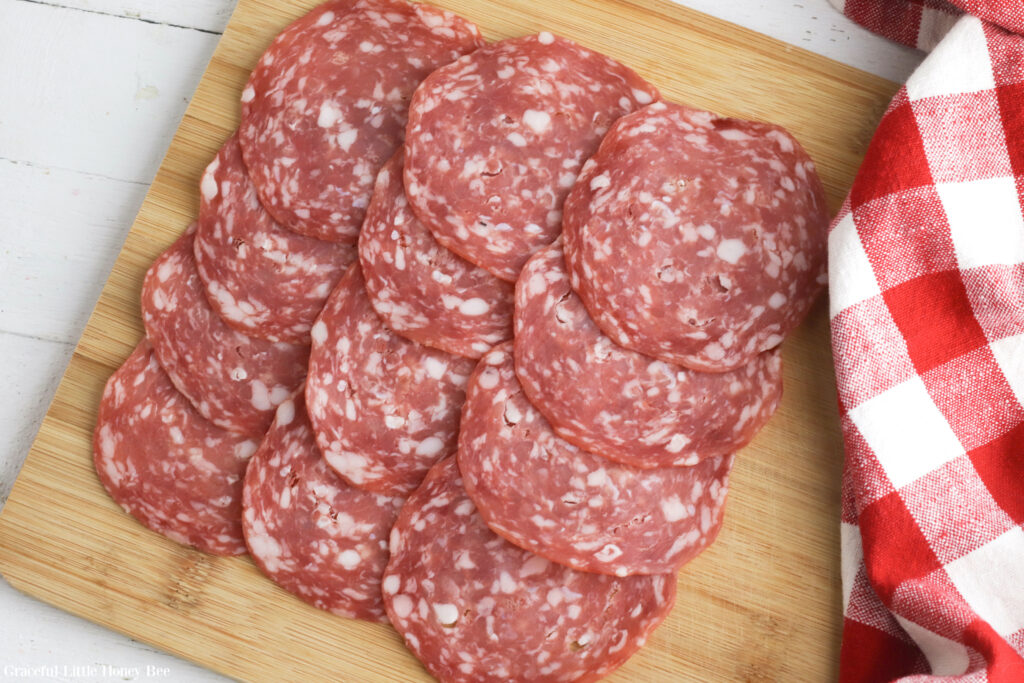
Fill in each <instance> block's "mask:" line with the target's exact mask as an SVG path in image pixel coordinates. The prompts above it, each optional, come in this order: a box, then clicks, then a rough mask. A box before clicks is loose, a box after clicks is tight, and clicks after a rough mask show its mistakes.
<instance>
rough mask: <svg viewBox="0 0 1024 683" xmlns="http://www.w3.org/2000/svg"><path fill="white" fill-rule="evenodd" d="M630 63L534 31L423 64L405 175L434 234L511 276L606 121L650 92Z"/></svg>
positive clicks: (537, 244) (555, 227)
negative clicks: (446, 61) (436, 65)
mask: <svg viewBox="0 0 1024 683" xmlns="http://www.w3.org/2000/svg"><path fill="white" fill-rule="evenodd" d="M658 97H659V95H658V92H657V90H655V89H654V87H653V86H651V85H650V84H648V83H646V82H645V81H644V80H643V79H642V78H640V77H639V76H637V75H636V74H635V73H634V72H633V71H632V70H630V69H628V68H627V67H625V66H623V65H622V64H619V63H618V62H616V61H614V60H612V59H611V58H609V57H606V56H604V55H602V54H599V53H596V52H593V51H591V50H588V49H587V48H584V47H581V46H580V45H577V44H576V43H573V42H572V41H569V40H565V39H563V38H558V37H555V36H552V35H551V34H550V33H540V34H538V35H535V36H527V37H523V38H513V39H510V40H503V41H501V42H498V43H493V44H491V45H488V46H486V47H484V48H481V49H480V50H477V51H476V52H474V53H473V54H471V55H469V56H466V57H463V58H461V59H459V60H458V61H457V62H454V63H453V64H450V65H448V66H446V67H442V68H440V69H438V70H437V71H435V72H434V73H433V74H431V75H430V76H429V77H428V78H427V79H426V80H424V81H423V85H422V86H420V88H419V89H418V90H417V91H416V94H415V96H414V97H413V99H412V104H411V106H410V110H409V127H408V137H407V140H406V155H407V156H406V165H405V183H406V192H407V193H408V196H409V201H410V203H411V204H412V207H413V210H414V211H416V213H417V215H418V216H419V218H420V220H422V221H423V222H424V224H426V226H427V228H429V229H430V231H431V232H433V233H434V236H435V237H437V240H438V241H439V242H440V243H441V244H443V245H444V246H446V247H447V248H449V249H451V250H452V251H454V252H456V253H457V254H459V255H460V256H462V257H464V258H465V259H467V260H468V261H470V262H472V263H475V264H476V265H478V266H481V267H483V268H486V269H487V270H489V271H490V272H492V273H494V274H495V275H496V276H498V277H499V278H502V279H504V280H508V281H511V282H514V281H515V279H516V276H517V275H518V274H519V270H520V269H521V268H522V266H523V264H524V263H526V260H527V259H528V258H529V257H530V254H531V253H533V252H534V251H536V250H537V249H539V248H541V247H543V246H544V245H546V244H549V243H551V242H552V241H553V240H554V239H555V237H556V236H557V235H558V232H559V230H560V225H561V220H562V202H563V201H564V199H565V195H566V194H567V193H568V192H569V189H570V188H571V187H572V184H573V182H574V181H575V179H576V174H577V173H579V170H580V167H581V166H582V165H583V162H584V161H585V160H586V159H587V157H589V156H590V155H591V154H593V152H594V150H596V149H597V146H598V143H600V141H601V138H602V137H603V136H604V134H605V132H606V131H607V130H608V127H609V126H610V125H611V123H612V122H613V121H614V120H615V119H617V118H619V117H620V116H622V115H623V114H626V113H629V112H631V111H633V110H635V109H638V108H640V107H641V106H643V105H645V104H648V103H650V102H653V101H654V100H656V99H658Z"/></svg>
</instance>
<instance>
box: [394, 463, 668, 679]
mask: <svg viewBox="0 0 1024 683" xmlns="http://www.w3.org/2000/svg"><path fill="white" fill-rule="evenodd" d="M383 588H384V604H385V607H387V611H388V616H389V617H390V619H391V623H392V624H393V625H394V626H395V628H396V629H398V632H399V633H400V634H402V636H403V637H404V638H405V642H406V645H408V647H409V649H410V650H412V652H413V654H415V655H416V656H417V657H418V658H419V660H420V661H421V662H423V665H424V666H425V667H426V668H427V670H428V671H430V673H432V674H433V675H434V676H436V677H437V678H438V679H440V680H442V681H446V682H449V683H463V682H464V683H490V682H495V683H497V682H500V683H527V682H528V683H553V682H556V681H557V682H562V681H566V682H568V681H594V680H597V679H598V678H600V677H602V676H604V675H607V674H608V673H610V672H611V671H613V670H614V669H615V668H617V667H618V666H620V665H621V664H622V663H623V662H625V661H626V660H627V659H629V657H630V656H631V655H632V654H633V653H634V652H636V651H637V650H638V649H639V648H640V647H641V646H642V645H643V644H644V642H645V641H646V639H647V637H648V636H649V635H650V634H651V632H652V631H654V629H655V628H656V627H657V626H658V624H660V623H661V621H662V620H663V619H664V618H665V617H666V616H667V615H668V613H669V611H670V610H671V609H672V605H673V603H674V602H675V593H676V581H675V577H674V576H671V575H661V576H632V577H627V578H616V577H611V576H602V575H600V574H590V573H585V572H578V571H575V570H572V569H569V568H567V567H563V566H561V565H558V564H554V563H552V562H549V561H548V560H545V559H544V558H542V557H540V556H538V555H534V554H532V553H529V552H527V551H525V550H521V549H520V548H517V547H516V546H514V545H512V544H511V543H508V542H507V541H505V540H504V539H502V538H501V537H499V536H497V535H495V534H494V533H493V532H491V531H490V530H489V529H488V528H487V526H486V525H485V524H484V522H483V520H482V519H481V518H480V515H479V514H478V513H477V511H476V509H475V507H474V505H473V502H472V501H471V500H470V499H469V498H468V497H467V496H466V492H465V490H464V489H463V486H462V482H461V480H460V477H459V472H458V468H457V467H456V464H455V461H454V458H448V459H446V460H444V461H442V462H439V463H438V464H437V465H435V466H434V468H433V469H432V470H431V471H430V472H429V473H428V474H427V477H426V479H425V480H424V482H423V485H422V486H421V487H420V488H419V489H418V490H417V491H416V492H415V493H414V494H413V495H412V496H411V497H410V498H409V501H408V502H407V503H406V505H405V507H404V508H403V509H402V512H401V513H400V514H399V516H398V522H397V523H396V524H395V527H394V529H393V530H392V532H391V561H390V562H389V563H388V567H387V570H386V571H385V574H384V581H383Z"/></svg>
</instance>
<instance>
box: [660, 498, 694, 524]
mask: <svg viewBox="0 0 1024 683" xmlns="http://www.w3.org/2000/svg"><path fill="white" fill-rule="evenodd" d="M661 514H662V515H663V516H664V517H665V521H666V522H678V521H679V520H681V519H684V518H686V517H687V516H689V511H688V510H687V509H686V506H685V505H683V501H681V500H679V496H672V497H671V498H666V499H664V500H662V501H661Z"/></svg>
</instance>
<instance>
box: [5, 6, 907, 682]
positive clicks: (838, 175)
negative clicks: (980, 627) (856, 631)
mask: <svg viewBox="0 0 1024 683" xmlns="http://www.w3.org/2000/svg"><path fill="white" fill-rule="evenodd" d="M314 4H316V3H315V0H286V1H280V0H241V1H240V2H239V5H238V7H237V9H236V11H235V13H234V15H233V16H232V19H231V21H230V23H229V25H228V28H227V30H226V32H225V34H224V37H223V39H222V40H221V42H220V44H219V46H218V48H217V51H216V53H215V54H214V57H213V59H212V60H211V62H210V65H209V67H208V69H207V71H206V74H205V75H204V77H203V79H202V82H201V83H200V86H199V88H198V90H197V92H196V95H195V97H194V99H193V101H192V103H191V105H190V106H189V108H188V111H187V113H186V115H185V118H184V120H183V121H182V124H181V126H180V128H179V130H178V132H177V134H176V135H175V137H174V140H173V142H172V144H171V147H170V149H169V151H168V153H167V156H166V158H165V159H164V161H163V164H162V165H161V167H160V171H159V173H158V174H157V177H156V179H155V180H154V182H153V185H152V187H151V188H150V191H149V193H148V194H147V196H146V200H145V203H144V204H143V206H142V209H141V211H140V212H139V215H138V217H137V219H136V221H135V224H134V226H133V228H132V231H131V233H130V234H129V236H128V239H127V241H126V242H125V245H124V247H123V249H122V251H121V253H120V255H119V257H118V259H117V262H116V264H115V266H114V269H113V271H112V273H111V276H110V279H109V281H108V282H107V284H106V286H105V288H104V290H103V294H102V295H101V297H100V300H99V303H98V304H97V306H96V309H95V310H94V312H93V314H92V317H91V318H90V320H89V323H88V326H87V327H86V330H85V333H84V334H83V336H82V339H81V341H80V342H79V344H78V347H77V348H76V350H75V353H74V356H73V358H72V361H71V364H70V365H69V366H68V369H67V372H66V374H65V376H64V379H63V381H62V383H61V386H60V388H59V390H58V392H57V395H56V398H55V399H54V401H53V404H52V405H51V407H50V410H49V412H48V414H47V417H46V419H45V420H44V423H43V426H42V428H41V430H40V432H39V435H38V437H37V438H36V441H35V443H34V445H33V447H32V450H31V452H30V454H29V457H28V459H27V461H26V464H25V467H24V469H23V471H22V473H21V476H20V477H19V479H18V481H17V483H16V485H15V488H14V490H13V492H12V494H11V496H10V498H9V500H8V502H7V504H6V507H5V508H4V510H3V513H2V515H0V571H2V573H3V575H4V576H5V577H6V578H7V579H8V580H9V581H10V582H11V583H12V584H13V585H14V586H15V587H17V588H19V589H21V590H23V591H25V592H27V593H30V594H32V595H36V596H38V597H41V598H42V599H44V600H46V601H48V602H51V603H53V604H55V605H58V606H60V607H62V608H64V609H67V610H69V611H71V612H74V613H76V614H79V615H81V616H84V617H86V618H89V619H92V620H94V621H97V622H99V623H102V624H105V625H107V626H109V627H111V628H114V629H116V630H119V631H122V632H124V633H127V634H129V635H131V636H133V637H135V638H139V639H141V640H145V641H147V642H151V643H153V644H155V645H158V646H160V647H162V648H164V649H166V650H168V651H170V652H173V653H176V654H178V655H181V656H183V657H186V658H188V659H192V660H194V661H196V662H199V663H201V664H203V665H205V666H208V667H210V668H212V669H215V670H217V671H220V672H223V673H225V674H228V675H230V676H234V677H236V678H241V679H248V680H274V681H291V680H294V681H300V680H301V681H308V680H323V679H328V678H330V679H335V680H341V681H397V680H425V679H426V678H427V677H426V674H425V673H424V672H423V670H422V669H421V668H420V667H419V665H418V664H417V663H416V661H415V660H414V659H413V658H412V657H411V656H410V655H409V654H408V653H407V652H406V651H405V649H404V648H403V647H402V645H401V642H400V639H399V638H398V636H397V635H396V634H395V633H394V631H392V630H391V629H390V628H387V627H384V626H379V625H372V624H364V623H361V622H356V621H348V620H344V619H339V618H335V617H332V616H330V615H328V614H325V613H322V612H319V611H317V610H315V609H313V608H311V607H308V606H306V605H305V604H303V603H301V602H300V601H299V600H297V599H295V598H292V597H291V596H289V595H288V594H286V593H284V592H283V591H282V590H280V589H278V588H277V587H276V586H274V585H273V584H272V583H271V582H269V581H267V580H266V579H264V578H263V577H262V576H260V575H259V573H258V572H257V571H256V569H255V568H254V566H253V565H252V563H251V562H250V561H248V560H247V559H244V558H232V559H225V558H213V557H209V556H206V555H203V554H201V553H198V552H195V551H190V550H187V549H185V548H182V547H180V546H177V545H176V544H174V543H171V542H170V541H166V540H164V539H162V538H160V537H159V536H157V535H155V534H153V533H151V532H149V531H147V530H145V529H144V528H143V527H141V526H140V525H138V524H137V523H136V522H135V521H134V520H133V519H132V518H130V517H129V516H127V515H126V514H124V513H123V512H122V511H121V510H120V509H119V508H118V507H117V506H116V505H115V504H114V503H113V502H112V501H111V500H110V499H109V498H108V497H107V495H106V494H105V492H104V491H103V489H102V488H101V487H100V485H99V483H98V481H97V479H96V476H95V474H94V472H93V469H92V464H91V462H92V461H91V448H90V439H91V433H92V427H93V423H94V420H95V417H96V410H97V404H98V401H99V396H100V394H101V391H102V388H103V384H104V382H105V381H106V379H107V377H108V376H109V375H110V373H111V372H112V371H113V370H114V369H115V368H116V367H117V366H118V365H119V364H120V363H121V361H123V360H124V358H125V357H127V355H128V353H129V352H130V351H131V349H132V347H133V346H134V345H135V343H136V341H137V340H138V339H139V338H140V336H141V334H142V327H141V324H140V320H139V313H138V297H139V289H140V285H141V280H142V276H143V274H144V272H145V270H146V268H147V267H148V265H149V263H150V262H151V261H152V260H153V259H154V258H155V257H156V256H157V255H158V254H159V253H160V252H161V251H162V250H163V249H164V248H166V247H167V246H168V245H169V244H170V243H171V242H172V241H173V240H174V238H175V237H176V236H177V235H178V234H180V232H181V231H182V230H183V229H184V228H185V226H186V225H187V224H188V223H189V222H190V221H191V220H192V219H193V217H194V216H195V212H196V208H197V195H196V191H195V188H196V187H197V183H198V180H199V176H200V174H201V172H202V169H203V168H204V167H205V165H206V163H207V162H208V161H209V160H210V159H211V158H212V157H213V154H214V153H215V151H216V150H217V148H218V146H219V145H220V144H221V143H222V142H223V141H224V139H226V137H227V136H228V135H229V134H230V132H231V130H232V129H233V128H234V127H235V125H236V123H237V115H238V114H237V112H238V108H237V101H238V96H239V93H240V92H241V89H242V87H243V85H244V82H245V79H246V77H247V74H248V71H249V69H251V68H252V66H253V64H254V63H255V62H256V59H257V58H258V56H259V54H260V52H261V51H262V50H263V49H264V48H265V47H266V45H267V44H268V43H269V42H270V40H271V38H272V37H273V36H274V34H276V33H277V32H278V31H279V30H280V29H281V28H282V27H283V26H285V25H286V24H287V23H288V22H289V21H291V20H292V19H294V18H296V17H297V16H299V15H300V14H302V13H303V12H305V11H307V10H308V9H309V8H310V7H312V6H313V5H314ZM437 4H440V5H442V6H445V7H448V8H450V9H453V10H454V11H457V12H459V13H461V14H463V15H465V16H467V17H468V18H470V19H472V20H474V21H476V22H477V23H479V24H480V25H481V27H482V28H483V29H484V32H485V34H486V35H487V36H488V38H492V39H493V38H503V37H508V36H513V35H522V34H526V33H530V32H534V31H537V30H539V29H542V28H543V29H547V30H551V31H554V32H556V33H559V34H562V35H564V36H566V37H569V38H573V39H575V40H578V41H580V42H582V43H584V44H586V45H588V46H590V47H593V48H595V49H598V50H601V51H604V52H607V53H608V54H611V55H613V56H615V57H617V58H619V59H621V60H622V61H624V62H625V63H627V64H629V65H631V66H633V67H634V68H636V69H637V70H638V71H639V72H640V73H641V74H643V75H644V76H646V77H648V78H649V79H651V80H652V81H653V82H654V83H655V84H656V85H657V86H658V87H660V88H661V89H662V91H663V93H664V94H665V95H666V96H667V97H668V98H670V99H673V100H677V101H681V102H687V103H689V104H692V105H696V106H701V107H707V108H709V109H713V110H715V111H718V112H721V113H724V114H730V115H738V116H745V117H750V118H758V119H764V120H770V121H773V122H776V123H780V124H782V125H784V126H786V127H788V128H790V129H791V130H792V131H793V133H794V134H795V135H796V136H797V137H798V138H799V139H800V140H801V141H802V142H803V143H804V144H805V145H806V146H807V148H808V150H809V151H810V153H811V155H812V156H813V157H814V158H815V160H816V161H817V162H818V164H819V167H820V170H821V173H822V176H823V178H824V181H825V184H826V187H827V190H828V193H829V200H830V202H831V205H832V207H833V208H837V207H838V205H839V203H840V201H841V200H842V196H843V194H844V192H845V189H846V188H847V187H848V186H849V183H850V182H851V180H852V178H853V173H854V171H855V169H856V167H857V164H858V163H859V160H860V158H861V156H862V154H863V150H864V148H865V146H866V143H867V141H868V139H869V137H870V133H871V131H872V130H873V127H874V125H875V123H876V122H877V119H878V118H879V116H880V115H881V112H882V110H883V108H884V106H885V103H886V102H887V101H888V99H889V97H890V96H891V94H892V93H893V92H894V91H895V85H894V84H892V83H889V82H887V81H884V80H882V79H879V78H876V77H872V76H869V75H867V74H864V73H861V72H858V71H856V70H854V69H850V68H848V67H844V66H842V65H840V64H837V63H835V62H832V61H829V60H827V59H824V58H821V57H817V56H814V55H811V54H809V53H807V52H804V51H801V50H798V49H795V48H792V47H789V46H787V45H785V44H782V43H779V42H777V41H773V40H771V39H768V38H765V37H764V36H760V35H758V34H755V33H752V32H750V31H746V30H744V29H741V28H738V27H735V26H732V25H730V24H726V23H723V22H721V21H717V20H714V19H711V18H708V17H705V16H703V15H700V14H698V13H695V12H692V11H689V10H686V9H684V8H681V7H678V6H676V5H672V4H670V3H667V2H663V1H661V0H561V1H560V2H557V3H541V2H531V1H529V0H441V1H440V2H438V3H437ZM785 361H786V396H785V399H784V401H783V405H782V408H781V409H780V410H779V413H778V414H777V415H776V417H775V418H774V419H773V420H772V421H771V423H770V424H769V425H768V427H767V428H766V429H765V430H764V431H763V432H762V433H761V435H760V436H759V437H758V439H757V440H756V441H755V442H754V444H752V445H751V446H750V447H748V448H747V449H745V450H744V451H743V453H742V454H741V457H740V459H739V461H738V464H737V467H736V470H735V474H734V476H733V484H732V488H733V493H732V496H731V502H730V503H729V508H728V512H727V521H726V525H725V529H724V530H723V532H722V534H721V536H720V538H719V540H718V542H717V543H716V544H715V545H714V546H713V547H712V548H711V549H710V550H709V551H707V552H706V553H704V554H703V555H702V556H701V557H699V558H698V559H697V560H695V561H694V562H692V563H691V564H690V565H688V566H687V567H686V568H685V569H684V570H683V572H682V573H681V574H680V578H679V589H680V592H679V601H678V604H677V606H676V609H675V610H674V612H673V614H672V616H671V617H670V618H669V620H668V621H666V623H665V624H664V625H663V626H662V627H661V628H660V629H659V630H658V631H657V633H656V634H655V635H654V637H653V638H652V639H651V641H650V643H649V644H648V646H647V647H646V648H644V649H643V650H642V651H641V652H640V653H639V654H638V655H637V656H635V657H634V658H633V660H631V661H630V662H629V663H628V664H627V665H626V666H625V667H623V669H621V670H620V671H619V672H618V673H616V674H615V675H614V676H613V677H611V679H610V680H615V681H620V682H624V681H708V680H714V681H760V680H800V681H819V680H822V681H823V680H830V679H834V678H835V673H836V664H837V655H838V647H839V632H840V625H841V606H840V598H839V593H840V589H839V561H838V560H839V524H838V519H839V514H838V508H839V478H840V469H841V461H842V455H841V448H842V445H841V440H840V436H839V428H838V419H837V415H836V401H835V390H834V386H833V380H832V371H831V358H830V355H829V341H828V320H827V313H826V306H825V303H824V302H821V303H820V304H819V305H818V307H817V308H816V309H815V311H814V312H813V314H812V315H811V317H810V319H809V320H808V322H807V323H806V324H805V325H804V326H802V327H801V328H800V329H799V330H798V331H797V333H796V334H795V335H794V336H793V338H792V339H790V340H789V341H788V342H787V344H786V348H785Z"/></svg>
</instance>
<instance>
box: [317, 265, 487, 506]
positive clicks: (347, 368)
mask: <svg viewBox="0 0 1024 683" xmlns="http://www.w3.org/2000/svg"><path fill="white" fill-rule="evenodd" d="M472 371H473V361H472V360H470V359H468V358H462V357H460V356H453V355H450V354H447V353H445V352H443V351H438V350H436V349H431V348H428V347H426V346H423V345H422V344H417V343H415V342H411V341H409V340H408V339H405V338H404V337H400V336H398V335H397V334H395V333H394V332H392V331H391V330H389V329H388V328H387V327H385V325H384V323H382V322H381V320H380V318H378V317H377V314H376V313H374V311H373V306H372V305H370V300H369V298H368V297H367V295H366V290H365V288H364V287H363V275H362V272H361V271H360V269H359V265H358V264H356V265H353V266H352V267H351V268H350V269H349V271H348V272H347V273H346V274H345V276H344V277H343V278H342V279H341V282H339V283H338V286H337V287H336V288H335V290H334V292H332V293H331V297H330V298H329V299H328V300H327V305H326V306H324V310H323V312H322V313H321V314H320V317H319V318H318V319H317V321H316V323H315V324H314V325H313V352H312V355H311V356H310V361H309V381H308V382H307V384H306V405H307V406H308V409H309V416H310V420H311V421H312V423H313V430H314V432H315V433H316V441H317V444H318V445H319V446H320V451H321V452H322V453H323V455H324V457H325V458H326V459H327V463H328V464H329V465H330V466H331V467H332V468H334V470H335V471H336V472H337V473H338V474H340V475H341V476H342V477H344V478H345V480H346V481H348V482H349V483H350V484H352V485H353V486H356V487H359V488H362V489H365V490H367V491H373V492H375V493H382V494H384V495H407V494H408V493H409V492H411V491H412V490H413V489H415V488H416V487H417V486H418V485H419V483H420V481H421V480H422V479H423V475H424V474H425V473H426V471H427V470H428V469H430V466H431V465H433V464H434V463H435V462H437V461H438V460H440V459H441V458H443V457H445V456H446V455H449V454H451V453H453V452H454V451H455V448H456V445H457V439H458V433H459V412H460V411H461V410H462V404H463V402H464V401H465V397H466V380H467V378H468V377H469V374H470V373H471V372H472Z"/></svg>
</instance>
